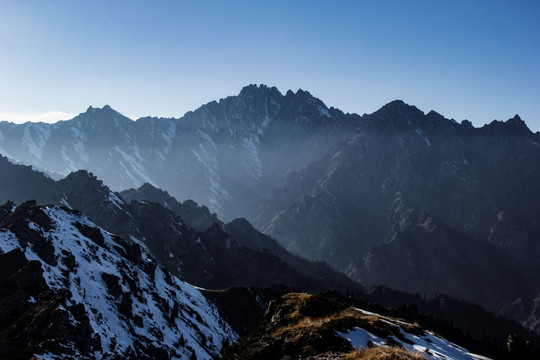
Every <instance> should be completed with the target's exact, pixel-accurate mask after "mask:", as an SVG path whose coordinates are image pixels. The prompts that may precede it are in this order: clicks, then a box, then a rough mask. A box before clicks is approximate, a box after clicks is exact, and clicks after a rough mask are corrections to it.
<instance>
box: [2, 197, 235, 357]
mask: <svg viewBox="0 0 540 360" xmlns="http://www.w3.org/2000/svg"><path fill="white" fill-rule="evenodd" d="M1 210H2V211H1V213H2V218H1V219H0V249H1V253H0V257H1V259H2V262H1V263H2V266H3V267H4V270H5V272H2V279H1V280H2V283H3V284H4V286H3V287H2V298H1V299H0V303H1V304H2V306H3V309H4V310H6V309H9V310H10V311H9V312H7V313H4V312H3V321H2V329H1V330H0V333H1V334H2V336H1V337H0V342H2V344H3V346H0V348H1V349H2V350H1V353H0V354H1V356H2V358H17V357H19V358H30V357H31V356H32V355H35V356H38V357H39V356H44V357H46V358H49V359H66V358H73V359H75V358H77V359H94V358H100V359H113V358H124V359H171V358H175V359H190V358H192V357H194V356H195V357H196V358H200V359H211V358H212V357H214V356H215V355H217V354H219V352H220V350H221V348H222V346H223V345H224V344H225V343H229V342H232V341H234V340H235V339H236V337H237V335H236V334H235V333H234V331H233V330H232V329H231V328H230V327H229V325H228V324H227V323H226V322H225V321H223V320H222V319H221V317H220V316H219V315H218V313H217V310H216V309H215V308H214V307H213V306H212V305H210V304H209V303H208V302H207V300H206V299H205V297H204V296H203V295H202V294H201V293H200V291H199V290H197V289H196V288H194V287H193V286H191V285H188V284H186V283H184V282H182V281H180V280H179V279H178V278H176V277H174V276H172V275H171V274H170V273H169V272H168V271H167V270H165V269H164V268H162V266H161V265H159V263H157V262H156V260H155V259H154V258H153V257H152V256H151V255H150V253H149V252H148V250H147V249H146V247H145V246H144V245H142V243H140V242H139V241H137V240H135V239H133V240H125V239H122V238H119V237H116V236H114V235H111V234H110V233H107V232H105V231H103V230H102V229H100V228H98V227H97V226H96V225H95V224H93V223H92V222H90V221H89V220H88V219H87V218H85V217H84V216H82V215H81V214H80V213H79V212H76V211H73V210H69V209H67V208H60V207H54V206H52V207H50V206H37V205H35V203H32V202H26V203H24V204H22V205H20V206H19V207H16V208H15V207H14V205H13V203H8V204H6V205H4V206H2V207H1Z"/></svg>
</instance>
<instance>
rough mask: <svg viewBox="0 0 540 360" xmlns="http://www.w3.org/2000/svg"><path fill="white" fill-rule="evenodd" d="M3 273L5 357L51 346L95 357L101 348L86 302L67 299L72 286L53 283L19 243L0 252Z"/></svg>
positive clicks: (0, 299) (0, 342)
mask: <svg viewBox="0 0 540 360" xmlns="http://www.w3.org/2000/svg"><path fill="white" fill-rule="evenodd" d="M0 274H1V275H0V289H1V290H0V314H1V315H0V357H2V359H29V358H31V357H32V356H33V355H34V354H44V353H47V352H50V353H52V354H59V353H63V354H66V355H68V356H77V355H79V356H81V355H82V356H83V357H84V358H91V356H92V354H93V352H94V351H99V350H101V344H100V341H99V338H96V337H95V336H94V331H93V329H92V327H91V326H90V323H89V320H88V317H87V316H86V314H85V311H84V307H83V306H82V305H80V304H79V305H74V306H72V305H69V304H67V303H66V298H68V297H70V295H69V294H68V292H66V291H59V292H57V291H53V290H51V289H49V287H48V286H47V284H46V283H45V280H44V279H43V270H42V268H41V264H40V262H39V261H28V260H27V259H26V257H25V255H24V253H23V252H22V251H21V250H20V249H15V250H12V251H10V252H8V253H5V254H0ZM74 321H76V323H74Z"/></svg>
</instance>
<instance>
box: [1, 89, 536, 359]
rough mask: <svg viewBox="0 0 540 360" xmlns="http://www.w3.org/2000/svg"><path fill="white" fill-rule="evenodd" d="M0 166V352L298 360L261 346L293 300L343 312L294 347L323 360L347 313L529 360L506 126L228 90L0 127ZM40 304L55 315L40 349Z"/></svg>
mask: <svg viewBox="0 0 540 360" xmlns="http://www.w3.org/2000/svg"><path fill="white" fill-rule="evenodd" d="M0 154H1V156H0V203H4V205H3V206H2V207H0V249H1V251H0V257H2V258H4V259H5V264H6V265H5V266H6V269H5V271H3V272H2V276H3V278H2V279H0V283H1V284H7V285H5V286H6V290H2V291H3V292H2V294H0V306H3V307H4V310H6V311H10V312H13V314H15V315H13V316H11V317H9V316H7V315H4V318H3V319H0V334H3V335H2V336H1V337H0V343H2V344H4V345H2V346H0V348H5V349H9V350H5V351H4V352H2V351H0V357H1V356H3V357H6V358H8V357H9V354H15V353H17V354H18V355H17V356H19V358H27V357H28V358H30V357H31V356H30V355H32V356H34V355H36V356H38V355H39V356H42V358H51V359H52V358H62V357H66V356H71V357H73V358H85V357H86V358H111V359H112V358H115V356H117V357H124V358H149V359H150V358H164V359H165V358H191V357H196V358H212V357H216V356H218V355H219V354H225V355H224V356H225V357H226V358H229V357H232V358H241V357H238V356H240V355H238V354H244V355H242V356H245V358H250V356H251V357H252V356H255V355H254V354H256V357H257V358H265V356H266V358H275V357H272V356H278V358H282V357H286V356H290V357H291V358H298V356H304V357H305V356H308V357H309V356H320V354H319V355H318V353H317V351H315V350H313V349H315V348H317V347H316V346H315V348H311V347H310V348H309V349H307V348H306V349H304V350H302V351H300V352H299V351H296V350H294V351H293V350H291V351H289V350H286V348H287V346H291V347H294V346H299V345H298V344H300V343H302V344H304V345H305V344H311V342H310V341H309V339H307V340H306V339H303V338H302V339H303V340H302V341H299V342H298V343H296V345H294V344H293V345H291V344H289V345H286V344H288V342H287V341H288V340H287V337H282V335H283V334H285V333H288V332H289V331H293V332H296V331H300V329H304V325H302V326H300V325H298V326H296V325H295V327H294V329H292V328H290V326H292V325H290V324H296V323H298V324H303V322H304V321H305V320H304V319H303V318H294V317H295V316H297V315H298V311H300V312H302V311H304V310H298V311H296V312H294V311H291V309H292V308H296V307H297V308H298V309H304V308H305V306H307V308H306V309H307V310H305V311H306V314H307V313H309V312H310V311H313V308H312V307H310V306H311V305H306V304H311V302H312V301H315V302H316V306H323V305H321V304H329V306H330V305H331V306H334V307H335V306H338V305H335V304H336V303H335V302H334V301H337V302H338V303H341V304H343V305H339V306H338V308H332V309H331V311H330V310H328V309H326V310H321V311H323V313H325V311H329V313H332V316H336V319H339V321H338V320H336V322H335V323H334V322H332V323H331V324H329V323H327V322H323V323H324V325H322V324H323V323H321V322H319V324H320V326H321V327H320V328H317V329H316V330H313V334H317V336H323V335H324V334H327V333H328V332H332V334H334V335H332V337H329V338H328V339H329V340H328V341H331V342H332V344H334V345H335V346H334V345H329V346H328V347H325V349H326V350H325V351H326V352H329V353H332V354H334V355H335V356H338V355H336V354H341V355H339V356H349V355H346V353H347V352H350V351H353V350H352V349H353V348H354V347H355V345H354V344H355V342H354V341H352V340H350V339H349V340H350V343H349V342H347V341H349V340H343V337H336V335H335V332H336V331H338V332H339V333H342V334H345V333H351V334H352V332H353V330H354V329H353V328H356V327H357V326H359V325H358V324H360V323H363V321H367V320H358V319H364V317H362V316H364V315H362V316H360V315H358V314H354V315H352V313H350V311H352V310H350V311H349V310H347V312H346V313H343V311H345V310H344V309H345V308H346V307H347V306H346V304H347V303H348V304H349V305H354V306H364V307H371V308H372V309H375V310H377V312H378V313H379V314H381V313H385V316H395V317H401V318H405V319H408V320H410V321H413V322H414V321H417V322H419V323H421V325H422V326H426V327H431V328H432V330H438V331H440V332H441V333H438V334H439V335H441V334H446V335H447V336H449V337H450V338H451V339H452V341H456V342H457V341H461V342H462V343H463V344H466V345H467V346H472V347H473V349H479V350H478V351H480V352H484V353H485V354H487V355H489V356H493V357H494V358H498V356H503V357H501V358H504V356H509V357H510V356H516V354H517V353H519V354H521V355H520V356H525V355H526V354H529V355H530V354H537V353H535V352H534V351H536V350H534V349H535V348H534V345H531V344H532V343H531V342H527V341H525V340H523V343H520V341H521V340H519V339H525V338H531V339H533V338H534V337H535V336H538V335H539V334H540V300H539V299H540V276H538V274H540V260H539V259H540V133H533V132H532V131H531V130H530V129H529V128H528V127H527V125H526V124H525V122H524V121H523V120H522V119H521V118H520V117H519V116H518V115H516V116H514V117H513V118H511V119H509V120H507V121H493V122H492V123H490V124H487V125H484V126H483V127H480V128H475V127H474V126H473V125H472V124H471V123H470V122H469V121H467V120H464V121H462V122H461V123H458V122H456V121H455V120H452V119H446V118H444V116H443V115H441V114H438V113H437V112H435V111H433V110H432V111H429V112H427V113H424V112H423V111H421V110H419V109H418V108H416V107H414V106H411V105H408V104H406V103H404V102H403V101H401V100H395V101H392V102H390V103H388V104H386V105H384V106H383V107H382V108H381V109H379V110H377V111H376V112H374V113H372V114H364V115H362V116H360V115H357V114H349V113H343V112H342V111H340V110H339V109H336V108H333V107H330V108H329V107H327V106H326V105H325V104H324V103H323V102H322V101H321V100H319V99H317V98H316V97H314V96H312V95H311V94H310V93H309V92H307V91H304V90H301V89H300V90H298V91H297V92H293V91H290V90H289V91H287V92H286V93H285V95H283V94H282V93H281V92H280V91H279V90H278V89H277V88H275V87H267V86H265V85H259V86H257V85H249V86H246V87H244V88H243V89H242V90H241V92H240V94H239V95H237V96H230V97H227V98H224V99H220V100H219V101H212V102H210V103H208V104H205V105H203V106H201V107H200V108H198V109H196V110H194V111H190V112H188V113H186V114H185V115H184V116H183V117H181V118H156V117H144V118H140V119H138V120H135V121H134V120H131V119H129V118H127V117H125V116H123V115H122V114H121V113H119V112H117V111H116V110H114V109H112V108H111V107H110V106H109V105H105V106H104V107H103V108H93V107H92V106H90V107H89V108H88V109H87V110H86V112H84V113H81V114H79V115H77V116H76V117H74V118H73V119H71V120H67V121H61V122H58V123H55V124H44V123H25V124H20V125H16V124H13V123H8V122H1V123H0ZM29 200H33V201H34V202H31V201H29ZM70 244H71V245H70ZM73 244H75V245H73ZM0 263H4V261H1V262H0ZM2 266H4V265H2ZM15 274H18V275H15ZM32 274H33V275H32ZM21 276H22V278H21ZM27 278H28V279H29V278H31V281H32V283H35V286H33V287H32V288H30V287H25V285H24V281H23V282H21V280H20V279H27ZM17 279H19V280H17ZM25 281H26V280H25ZM85 284H86V285H85ZM152 284H156V286H157V287H156V288H152ZM188 284H192V285H193V286H195V287H193V286H192V285H188ZM85 288H86V289H87V290H84V289H85ZM368 289H371V290H368ZM85 291H86V293H85ZM90 291H94V292H93V293H92V294H90V293H89V292H90ZM298 291H305V292H310V293H313V294H318V293H325V294H326V295H325V296H326V297H323V299H328V298H332V299H333V300H313V299H319V298H311V297H310V298H306V297H304V296H303V295H298V294H297V295H294V296H293V295H285V294H286V293H289V292H298ZM441 294H444V295H441ZM282 295H284V297H281V296H282ZM98 298H101V300H100V301H98V300H97V299H98ZM17 299H19V300H20V299H24V301H25V302H24V304H25V305H24V306H22V305H21V306H15V305H14V304H13V303H14V302H15V301H18V300H17ZM291 299H294V301H293V300H291ZM325 301H329V302H325ZM375 303H377V304H379V305H374V304H375ZM435 303H436V304H438V305H437V306H435V305H434V304H435ZM473 303H474V304H478V305H480V306H481V307H483V308H485V309H486V310H487V311H485V310H483V309H480V308H479V307H478V309H480V310H478V309H477V308H476V306H477V305H473ZM271 304H273V305H271ZM445 304H446V305H445ZM269 305H271V306H274V308H271V309H270V310H268V311H269V313H274V314H282V315H283V314H289V313H290V314H289V315H287V316H288V318H287V319H289V320H279V316H281V315H279V316H278V315H276V316H274V317H273V318H269V317H268V315H267V317H265V318H264V314H265V312H266V311H267V307H268V306H269ZM278 305H279V307H277V306H278ZM291 306H292V308H291ZM313 306H315V305H313ZM377 306H378V307H377ZM47 309H48V310H47ZM52 309H56V310H54V311H56V313H54V314H56V315H58V316H60V317H61V318H62V319H64V318H65V319H66V320H65V321H64V322H63V323H57V322H53V324H55V325H54V326H56V328H54V329H51V330H50V332H49V333H48V334H49V335H47V336H48V337H47V336H45V335H43V336H44V337H43V338H40V337H39V336H36V335H35V332H36V331H37V330H36V328H39V327H38V326H37V325H36V324H41V323H43V324H44V323H46V322H47V321H49V320H47V319H46V318H43V316H53V315H52V314H53V313H49V312H44V311H53V310H52ZM58 309H61V310H58ZM389 309H390V310H389ZM392 309H393V310H392ZM40 311H41V312H40ZM317 311H318V310H317ZM4 313H5V312H4ZM472 313H476V314H482V315H481V316H482V319H483V323H484V324H483V325H479V324H478V322H476V324H474V321H473V322H470V319H466V316H465V315H464V314H467V316H468V315H469V314H472ZM492 313H493V314H498V316H494V315H492ZM39 314H41V315H39ZM44 314H49V315H44ZM100 314H101V315H100ZM107 314H108V315H107ZM295 314H296V315H295ZM317 314H319V313H317ZM321 314H322V313H321ZM325 314H326V313H325ZM56 315H54V317H56ZM319 315H320V314H319ZM319 315H313V318H317V317H318V316H319ZM40 316H41V317H40ZM283 316H284V315H283ZM302 316H307V315H305V314H302ZM309 316H312V315H309ZM381 316H382V315H381ZM478 316H480V315H478ZM343 317H345V318H346V319H349V317H351V318H350V319H349V320H343ZM353 318H354V319H353ZM507 318H510V319H512V320H508V319H507ZM259 320H263V322H262V323H261V324H262V325H259V327H258V328H257V323H258V321H259ZM278 320H279V321H282V322H280V323H276V321H278ZM279 321H278V322H279ZM287 321H289V322H287ZM392 321H393V320H392ZM338 323H339V324H340V325H339V329H338V328H334V327H333V326H335V325H336V324H338ZM518 323H519V324H518ZM74 324H82V325H81V326H79V327H78V328H77V327H76V326H75V325H74ZM286 324H289V325H290V326H289V325H287V326H289V327H287V326H285V325H286ZM343 324H348V325H343ZM396 324H397V323H396ZM488 324H489V325H488ZM13 326H18V328H19V329H22V330H20V331H19V332H17V335H14V334H15V333H14V332H13ZM265 326H266V327H267V328H268V329H271V331H273V332H274V333H275V334H274V335H275V336H274V340H273V341H275V342H272V343H265V344H266V345H264V346H262V345H260V344H262V343H264V342H265V341H267V340H268V339H266V338H265V337H264V336H263V335H261V333H257V331H262V330H261V329H262V328H263V327H265ZM284 326H285V327H284ZM343 326H345V327H343ZM347 326H349V328H347ZM411 326H412V325H411ZM434 327H437V329H434ZM254 329H255V332H252V331H254ZM257 329H259V330H257ZM329 329H333V330H329ZM345 330H347V331H345ZM364 330H365V331H368V330H366V329H364ZM387 330H388V329H387ZM387 330H385V331H387ZM467 330H468V334H465V333H466V332H467ZM268 331H270V330H268ZM355 331H356V330H355ZM370 331H375V332H377V331H382V330H377V329H375V330H373V329H372V330H370ZM388 331H390V330H388ZM392 331H393V330H392ZM396 331H397V330H396ZM399 331H403V332H404V334H409V335H404V336H405V337H404V338H399V337H398V338H397V339H400V340H399V341H401V344H402V346H401V348H403V347H405V348H407V349H408V348H411V349H412V348H414V346H412V345H411V344H409V342H410V338H409V336H413V335H411V334H410V331H413V332H414V330H411V328H407V329H405V330H399ZM421 331H423V330H421ZM62 332H65V334H66V335H65V336H64V337H63V338H62V336H63V335H61V334H62ZM418 333H419V334H420V332H418ZM488 333H489V335H487V334H488ZM89 334H91V336H90V335H89ZM111 334H113V335H111ZM145 334H149V335H148V336H147V335H145ZM362 334H364V335H362V336H365V333H362ZM384 334H386V335H385V337H383V338H386V339H387V340H385V341H386V342H388V341H389V340H388V339H390V337H389V336H390V335H389V333H384ZM396 334H397V333H396ZM422 334H425V333H424V332H422ZM460 334H461V335H460ZM509 334H512V336H513V337H512V339H513V340H512V341H513V342H512V344H514V345H513V348H512V349H510V348H511V347H510V346H509V345H508V344H507V342H509V341H510V340H508V335H509ZM534 334H536V335H534ZM376 335H377V334H376ZM462 335H463V336H462ZM245 336H249V337H246V338H244V339H245V340H240V342H237V343H236V344H235V345H232V344H233V343H234V342H236V341H237V340H238V339H239V337H245ZM295 336H296V335H295ZM298 336H304V335H298ZM306 336H307V335H306ZM325 336H326V335H325ZM355 336H360V335H355ZM377 336H378V338H381V337H382V333H381V334H379V335H377ZM396 336H397V335H396ZM423 336H425V338H426V339H427V338H429V339H430V341H439V340H438V338H437V339H435V338H432V337H430V336H428V335H423ZM345 338H346V336H345ZM47 339H48V340H47ZM51 339H55V340H54V341H53V340H51ZM83 339H84V341H83ZM265 339H266V340H265ZM357 340H358V339H357ZM283 341H284V343H283ZM381 341H383V340H381ZM426 341H427V340H426ZM441 341H442V340H441ZM383 342H384V341H383ZM390 342H391V341H390ZM503 343H504V344H503ZM21 344H27V346H23V345H21ZM70 344H71V345H70ZM257 344H259V345H257ZM276 344H278V345H276ZM329 344H330V343H329ZM347 344H348V345H347ZM351 344H352V345H351ZM517 344H521V345H519V349H518V345H517ZM304 345H303V346H304ZM394 345H395V344H394ZM409 345H410V346H409ZM305 346H308V345H305ZM305 346H304V347H305ZM309 346H312V345H309ZM396 346H397V345H396ZM411 346H412V347H411ZM415 346H416V345H415ZM418 346H419V345H418ZM278 348H279V349H280V350H276V349H278ZM21 349H22V350H21ZM264 349H267V350H264ZM291 349H292V348H291ZM516 349H518V350H516ZM312 350H313V351H312ZM265 351H269V352H272V354H274V355H272V356H270V355H269V354H270V353H265ZM275 351H277V352H275ZM321 351H322V350H321ZM342 352H343V353H342ZM234 354H237V355H234ZM250 354H251V355H250ZM276 354H278V355H276ZM427 354H428V355H425V356H428V357H429V356H430V355H429V352H427ZM456 354H457V353H456ZM501 354H502V355H501ZM529 355H527V356H529ZM47 356H48V357H47ZM235 356H237V357H235ZM339 356H338V357H337V358H339ZM351 356H352V355H351ZM355 356H359V357H358V358H361V356H364V355H359V354H356V355H355ZM366 356H367V355H366ZM455 356H459V357H460V358H461V356H463V358H467V357H466V356H469V355H466V353H465V352H460V353H459V354H457V355H455ZM470 356H472V355H470ZM13 358H17V357H16V356H15V355H14V356H13ZM315 358H322V357H315ZM433 358H437V357H436V356H435V357H433ZM471 358H474V357H471Z"/></svg>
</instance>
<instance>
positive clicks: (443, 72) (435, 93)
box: [0, 0, 540, 131]
mask: <svg viewBox="0 0 540 360" xmlns="http://www.w3.org/2000/svg"><path fill="white" fill-rule="evenodd" d="M539 19H540V2H538V1H532V0H529V1H519V2H511V1H450V0H448V1H341V2H335V1H272V2H258V1H160V2H150V1H71V2H67V1H57V0H52V1H4V0H0V54H1V55H0V120H8V121H13V122H25V121H45V122H52V121H57V120H66V119H69V118H71V117H73V116H74V115H75V114H78V113H80V112H84V111H85V110H86V109H87V108H88V106H90V105H91V106H94V107H101V106H103V105H105V104H109V105H111V106H112V107H113V108H114V109H116V110H117V111H119V112H121V113H123V114H125V115H126V116H130V117H132V118H137V117H140V116H147V115H151V116H163V117H181V116H182V115H183V114H184V113H185V112H187V111H190V110H194V109H196V108H197V107H199V106H200V105H202V104H204V103H206V102H209V101H212V100H217V99H219V98H223V97H226V96H230V95H236V94H238V93H239V91H240V90H241V88H242V87H243V86H245V85H248V84H266V85H269V86H276V87H277V88H278V89H279V90H280V91H281V92H282V93H285V92H286V91H287V90H289V89H292V90H293V91H296V90H298V89H299V88H301V89H304V90H307V91H309V92H310V93H311V94H313V95H314V96H316V97H318V98H320V99H321V100H322V101H323V102H324V103H325V104H326V105H328V106H334V107H337V108H340V109H341V110H343V111H345V112H356V113H359V114H363V113H370V112H373V111H375V110H377V109H378V108H380V107H381V106H383V105H384V104H385V103H387V102H389V101H391V100H394V99H402V100H404V101H405V102H407V103H409V104H412V105H415V106H417V107H418V108H419V109H421V110H422V111H424V112H428V111H429V110H432V109H433V110H435V111H437V112H439V113H441V114H442V115H444V116H445V117H448V118H454V119H455V120H457V121H461V120H463V119H469V120H471V121H472V122H473V124H474V125H475V126H482V125H483V124H485V123H489V122H491V121H492V120H494V119H498V120H506V119H508V118H510V117H512V116H514V115H515V114H519V115H520V116H521V117H522V119H523V120H525V122H526V123H527V124H528V126H529V127H530V128H531V129H532V130H533V131H539V130H540V101H538V99H540V66H539V64H540V21H539Z"/></svg>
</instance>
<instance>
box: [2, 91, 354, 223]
mask: <svg viewBox="0 0 540 360" xmlns="http://www.w3.org/2000/svg"><path fill="white" fill-rule="evenodd" d="M353 122H354V121H352V120H351V119H350V116H346V115H344V114H343V113H342V112H340V111H338V110H335V109H332V108H330V109H328V108H327V107H326V106H325V105H324V104H323V103H322V102H321V101H320V100H318V99H316V98H315V97H313V96H312V95H311V94H309V93H308V92H306V91H302V90H299V91H297V92H296V93H293V92H292V91H289V92H287V93H286V94H285V95H282V94H281V93H280V92H279V91H278V90H277V89H276V88H269V87H266V86H264V85H262V86H255V85H250V86H247V87H245V88H244V89H242V91H241V92H240V94H239V95H238V96H232V97H228V98H225V99H221V100H220V101H219V102H215V101H213V102H210V103H208V104H206V105H203V106H202V107H200V108H199V109H197V110H195V111H193V112H188V113H187V114H185V115H184V116H183V117H182V118H180V119H175V118H170V119H165V118H159V119H158V118H151V117H146V118H141V119H138V120H137V121H132V120H130V119H129V118H127V117H125V116H123V115H121V114H120V113H118V112H117V111H115V110H113V109H112V108H111V107H110V106H105V107H103V108H101V109H99V108H92V107H90V108H88V110H87V111H86V112H85V113H81V114H79V115H78V116H76V117H75V118H73V119H72V120H68V121H62V122H58V123H55V124H44V123H26V124H22V125H15V124H11V123H7V122H1V123H0V153H2V154H4V155H5V156H7V157H9V158H11V159H13V160H16V161H18V162H21V163H24V164H27V165H33V166H35V167H38V168H41V169H44V170H46V171H49V172H54V173H58V174H60V175H61V176H67V175H68V174H69V173H70V172H73V171H76V170H81V169H85V170H88V171H90V172H92V173H94V174H96V175H97V176H98V177H99V178H100V179H102V180H103V181H104V182H105V183H106V184H107V185H108V186H110V187H111V188H112V189H113V190H117V191H119V190H124V189H128V188H137V187H139V186H140V185H142V184H143V183H149V184H152V185H154V186H156V187H159V188H163V189H166V190H167V191H168V192H170V193H171V194H172V196H174V197H175V198H177V199H193V200H195V201H196V202H198V203H201V204H206V205H207V206H209V208H210V210H211V211H212V212H217V213H218V214H219V216H220V218H222V219H224V220H227V221H229V220H232V219H234V218H235V217H240V216H243V215H245V214H246V212H247V211H249V210H251V209H252V208H253V207H255V206H256V205H257V204H258V202H259V200H261V199H262V198H264V197H265V196H266V195H269V193H270V192H271V190H272V189H273V188H274V184H275V183H276V182H278V181H279V180H280V179H281V178H282V177H283V175H284V174H285V173H286V172H288V171H291V170H295V169H297V168H299V167H301V166H303V165H304V164H306V163H307V162H309V161H311V160H314V159H316V158H317V157H318V156H319V155H320V154H322V153H323V152H324V151H326V150H327V149H328V148H329V146H331V145H332V144H333V143H334V142H335V141H336V140H337V139H339V138H341V137H342V135H343V134H345V133H347V132H348V129H349V128H350V126H351V124H352V123H353ZM291 155H292V156H291Z"/></svg>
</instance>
